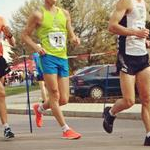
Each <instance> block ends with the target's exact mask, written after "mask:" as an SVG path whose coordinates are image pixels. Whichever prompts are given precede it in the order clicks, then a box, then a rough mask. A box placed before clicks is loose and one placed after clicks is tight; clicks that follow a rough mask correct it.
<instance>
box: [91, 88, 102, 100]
mask: <svg viewBox="0 0 150 150" xmlns="http://www.w3.org/2000/svg"><path fill="white" fill-rule="evenodd" d="M102 96H103V90H102V89H101V88H100V87H98V86H95V87H93V88H91V90H90V97H91V98H93V99H100V98H101V97H102Z"/></svg>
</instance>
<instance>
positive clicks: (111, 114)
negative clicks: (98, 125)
mask: <svg viewBox="0 0 150 150" xmlns="http://www.w3.org/2000/svg"><path fill="white" fill-rule="evenodd" d="M109 114H110V115H111V116H113V117H115V116H116V115H114V114H113V113H112V112H111V109H110V110H109Z"/></svg>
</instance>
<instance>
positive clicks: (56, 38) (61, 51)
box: [36, 7, 67, 59]
mask: <svg viewBox="0 0 150 150" xmlns="http://www.w3.org/2000/svg"><path fill="white" fill-rule="evenodd" d="M41 10H42V13H43V20H42V23H41V26H40V27H39V28H38V29H37V32H36V34H37V37H38V39H39V40H40V43H41V45H42V47H43V48H44V49H45V50H46V54H49V55H52V56H56V57H59V58H64V59H67V29H66V23H67V19H66V16H65V14H64V12H63V10H62V9H60V8H58V11H57V13H56V14H55V15H52V14H51V12H50V11H48V10H46V9H45V8H44V7H42V9H41Z"/></svg>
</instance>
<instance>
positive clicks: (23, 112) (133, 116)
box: [7, 109, 141, 120]
mask: <svg viewBox="0 0 150 150" xmlns="http://www.w3.org/2000/svg"><path fill="white" fill-rule="evenodd" d="M7 112H8V114H20V115H27V114H28V110H25V109H7ZM62 112H63V114H64V116H66V117H93V118H102V115H103V113H102V112H80V111H62ZM31 115H34V113H33V110H31ZM44 115H45V116H49V115H50V116H52V111H51V110H49V111H47V112H46V113H45V114H44ZM117 118H119V119H134V120H140V119H141V114H140V113H133V112H132V113H120V114H118V115H117Z"/></svg>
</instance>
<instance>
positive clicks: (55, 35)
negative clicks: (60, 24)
mask: <svg viewBox="0 0 150 150" xmlns="http://www.w3.org/2000/svg"><path fill="white" fill-rule="evenodd" d="M48 37H49V42H50V45H51V46H52V47H55V48H64V47H66V35H65V33H64V32H51V33H49V34H48Z"/></svg>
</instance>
